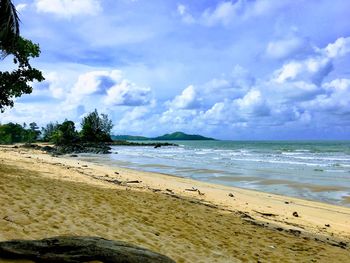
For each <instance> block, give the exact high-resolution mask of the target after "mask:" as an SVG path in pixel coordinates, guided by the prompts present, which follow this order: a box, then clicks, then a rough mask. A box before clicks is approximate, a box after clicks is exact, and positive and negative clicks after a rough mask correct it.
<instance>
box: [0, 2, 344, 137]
mask: <svg viewBox="0 0 350 263" xmlns="http://www.w3.org/2000/svg"><path fill="white" fill-rule="evenodd" d="M13 2H14V4H15V5H16V7H17V10H18V11H19V16H20V19H21V34H22V35H23V36H24V37H25V38H28V39H31V40H32V41H33V42H34V43H39V45H40V48H41V55H40V57H39V58H36V59H34V60H32V64H33V65H34V66H36V67H37V68H39V69H40V70H42V72H43V74H44V77H45V79H46V80H45V81H44V82H41V83H33V92H32V94H30V95H24V96H22V97H20V98H17V99H15V106H14V108H12V109H6V111H5V112H4V113H1V114H0V121H1V123H6V122H10V121H12V122H18V123H23V122H27V123H29V122H33V121H34V122H36V123H37V124H38V125H39V126H44V125H46V124H47V123H48V122H50V121H54V122H55V121H58V122H62V121H64V120H65V119H69V120H73V121H74V122H75V123H76V126H77V127H78V128H79V125H80V122H81V119H82V118H83V117H84V116H86V114H88V113H89V112H91V111H93V110H94V109H95V108H96V109H97V110H98V111H99V112H100V113H106V114H108V115H109V116H110V118H111V119H112V120H113V123H114V128H113V134H132V135H144V136H157V135H161V134H164V133H170V132H175V131H183V132H186V133H190V134H202V135H205V136H210V137H215V138H218V139H227V140H309V139H314V140H319V139H350V19H349V15H350V11H349V10H350V1H347V0H332V1H329V0H233V1H230V0H222V1H216V0H210V1H209V0H176V1H173V0H167V1H164V0H13ZM11 68H13V65H12V64H11V58H9V57H8V58H6V59H5V60H3V61H1V62H0V70H8V69H11Z"/></svg>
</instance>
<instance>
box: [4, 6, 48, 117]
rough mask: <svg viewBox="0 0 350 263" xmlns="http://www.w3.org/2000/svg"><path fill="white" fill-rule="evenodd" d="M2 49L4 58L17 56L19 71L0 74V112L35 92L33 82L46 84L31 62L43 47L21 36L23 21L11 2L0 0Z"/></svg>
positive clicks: (15, 61)
mask: <svg viewBox="0 0 350 263" xmlns="http://www.w3.org/2000/svg"><path fill="white" fill-rule="evenodd" d="M0 50H1V52H2V57H3V58H4V57H6V56H7V55H13V63H14V64H16V65H17V66H18V68H17V69H15V70H13V71H11V72H9V71H5V72H1V71H0V111H1V112H3V111H4V110H5V107H6V106H9V107H13V98H16V97H20V96H21V95H23V94H29V93H31V92H32V87H31V86H30V85H29V83H30V82H33V81H35V80H37V81H39V82H40V81H43V80H44V77H43V75H42V73H41V72H40V71H39V70H38V69H36V68H33V67H32V66H31V65H30V63H29V60H30V58H35V57H38V56H39V54H40V48H39V45H38V44H34V43H33V42H31V41H30V40H27V39H24V38H22V37H21V36H19V18H18V15H17V11H16V9H15V7H14V5H13V4H12V3H11V1H10V0H0Z"/></svg>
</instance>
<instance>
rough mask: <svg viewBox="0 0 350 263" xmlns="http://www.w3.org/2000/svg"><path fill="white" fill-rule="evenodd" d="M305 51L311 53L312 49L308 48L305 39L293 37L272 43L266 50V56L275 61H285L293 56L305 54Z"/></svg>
mask: <svg viewBox="0 0 350 263" xmlns="http://www.w3.org/2000/svg"><path fill="white" fill-rule="evenodd" d="M303 49H306V50H307V51H310V50H311V47H308V43H307V42H306V41H305V40H304V39H302V38H299V37H295V36H293V37H288V38H283V39H279V40H275V41H270V42H269V43H268V45H267V48H266V55H267V56H268V57H270V58H274V59H283V58H287V57H289V56H290V55H292V54H298V55H300V54H301V53H303ZM306 50H305V51H306Z"/></svg>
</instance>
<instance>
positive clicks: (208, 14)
mask: <svg viewBox="0 0 350 263" xmlns="http://www.w3.org/2000/svg"><path fill="white" fill-rule="evenodd" d="M243 2H244V1H241V0H238V1H237V2H236V3H232V2H231V1H226V2H220V3H219V4H218V5H217V6H216V8H215V9H214V10H210V9H207V10H205V11H204V12H203V14H202V21H203V23H204V24H205V25H208V26H213V25H216V24H223V25H228V24H229V23H230V22H231V21H232V19H233V18H234V17H235V16H236V14H237V12H238V11H239V10H240V9H242V8H243V4H244V3H243Z"/></svg>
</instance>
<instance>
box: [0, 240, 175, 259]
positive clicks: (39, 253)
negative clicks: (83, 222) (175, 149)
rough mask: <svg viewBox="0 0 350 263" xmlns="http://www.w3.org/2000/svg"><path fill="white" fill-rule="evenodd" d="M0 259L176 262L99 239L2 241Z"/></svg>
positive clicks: (149, 252) (140, 249)
mask: <svg viewBox="0 0 350 263" xmlns="http://www.w3.org/2000/svg"><path fill="white" fill-rule="evenodd" d="M1 258H7V259H21V260H24V259H26V260H32V261H35V262H55V263H63V262H64V263H78V262H89V261H101V262H105V263H175V261H173V260H172V259H170V258H168V257H166V256H164V255H161V254H158V253H155V252H152V251H150V250H148V249H144V248H141V247H137V246H134V245H131V244H128V243H125V242H121V241H112V240H107V239H103V238H100V237H54V238H48V239H42V240H13V241H5V242H0V259H1Z"/></svg>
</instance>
